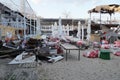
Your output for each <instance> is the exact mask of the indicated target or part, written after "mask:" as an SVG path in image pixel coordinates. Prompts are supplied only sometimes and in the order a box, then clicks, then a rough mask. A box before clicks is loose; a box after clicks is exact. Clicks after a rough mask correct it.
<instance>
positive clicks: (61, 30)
mask: <svg viewBox="0 0 120 80" xmlns="http://www.w3.org/2000/svg"><path fill="white" fill-rule="evenodd" d="M58 29H59V30H58V31H59V37H61V36H62V32H63V29H62V22H61V17H59V28H58Z"/></svg>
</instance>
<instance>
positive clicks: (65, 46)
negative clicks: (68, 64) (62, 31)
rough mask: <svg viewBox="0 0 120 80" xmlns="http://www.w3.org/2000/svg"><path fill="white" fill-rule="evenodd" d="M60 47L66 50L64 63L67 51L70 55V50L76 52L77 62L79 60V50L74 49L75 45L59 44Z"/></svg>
mask: <svg viewBox="0 0 120 80" xmlns="http://www.w3.org/2000/svg"><path fill="white" fill-rule="evenodd" d="M60 46H61V47H62V48H63V49H65V50H66V61H67V57H68V51H69V53H70V50H78V60H80V48H78V47H76V46H75V45H71V44H69V43H64V44H60Z"/></svg>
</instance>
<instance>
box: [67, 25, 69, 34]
mask: <svg viewBox="0 0 120 80" xmlns="http://www.w3.org/2000/svg"><path fill="white" fill-rule="evenodd" d="M67 36H69V25H68V24H67Z"/></svg>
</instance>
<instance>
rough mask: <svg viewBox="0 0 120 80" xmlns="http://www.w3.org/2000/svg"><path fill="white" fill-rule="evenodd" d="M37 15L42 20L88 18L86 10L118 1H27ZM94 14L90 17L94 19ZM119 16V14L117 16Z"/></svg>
mask: <svg viewBox="0 0 120 80" xmlns="http://www.w3.org/2000/svg"><path fill="white" fill-rule="evenodd" d="M28 2H29V3H30V5H31V7H32V8H33V10H34V11H35V12H36V14H37V15H39V16H41V17H44V18H59V17H65V13H67V14H69V17H70V18H88V17H89V14H88V10H90V9H92V8H94V7H95V6H98V5H104V4H120V1H119V0H28ZM96 15H98V14H95V15H94V16H92V17H95V16H96ZM119 15H120V14H119Z"/></svg>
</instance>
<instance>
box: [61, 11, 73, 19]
mask: <svg viewBox="0 0 120 80" xmlns="http://www.w3.org/2000/svg"><path fill="white" fill-rule="evenodd" d="M70 13H71V12H70V11H64V12H63V17H65V18H70Z"/></svg>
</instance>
